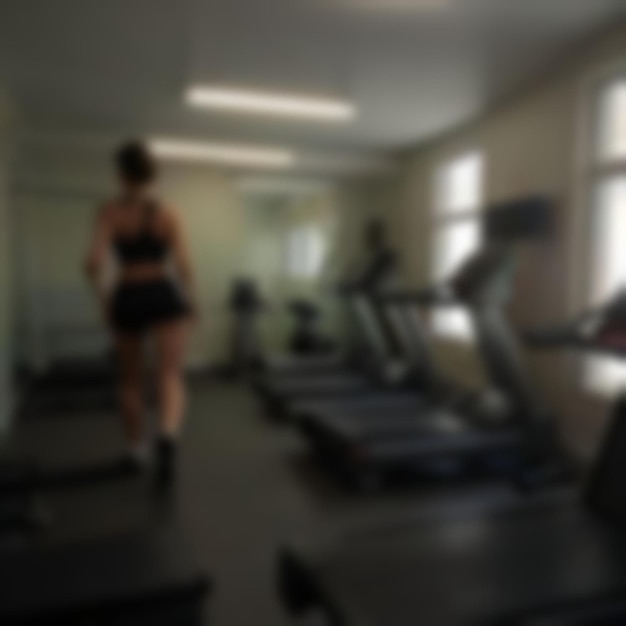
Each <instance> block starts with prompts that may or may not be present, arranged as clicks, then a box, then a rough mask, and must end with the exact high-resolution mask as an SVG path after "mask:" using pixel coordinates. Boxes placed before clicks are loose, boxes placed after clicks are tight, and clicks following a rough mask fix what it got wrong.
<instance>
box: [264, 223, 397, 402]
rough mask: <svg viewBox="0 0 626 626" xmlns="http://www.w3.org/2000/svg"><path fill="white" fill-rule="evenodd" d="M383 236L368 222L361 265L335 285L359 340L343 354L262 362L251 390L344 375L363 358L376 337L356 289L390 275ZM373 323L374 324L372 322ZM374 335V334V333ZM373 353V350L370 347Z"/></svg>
mask: <svg viewBox="0 0 626 626" xmlns="http://www.w3.org/2000/svg"><path fill="white" fill-rule="evenodd" d="M385 239H386V234H385V227H384V224H383V222H381V221H380V220H371V221H370V222H368V224H367V226H366V228H365V232H364V244H365V246H364V247H365V261H363V262H360V263H358V264H357V266H355V267H354V268H352V269H351V270H350V271H349V272H347V276H346V277H345V279H344V281H343V282H342V283H341V284H340V285H339V287H338V289H337V294H338V295H339V296H340V297H342V298H344V299H345V300H346V302H347V304H348V309H349V311H350V313H351V317H352V318H353V322H354V323H355V325H356V326H357V327H358V328H361V329H362V334H363V335H364V336H363V340H362V341H359V344H363V345H355V346H353V347H352V348H350V349H349V350H347V351H346V352H336V351H335V352H333V353H330V354H324V355H316V356H306V357H294V356H282V357H274V358H271V359H267V360H266V366H265V368H264V372H263V374H262V375H261V376H260V377H258V379H257V381H256V383H255V387H256V388H257V390H258V391H259V392H260V393H262V392H263V390H264V389H265V387H266V386H267V385H269V384H271V383H272V382H273V381H274V380H276V379H280V378H283V377H290V376H307V375H308V376H310V375H313V376H314V375H316V374H332V373H333V372H335V371H345V370H346V369H351V368H352V367H354V366H355V365H358V364H359V363H360V361H361V359H362V357H363V356H364V351H365V352H367V351H368V350H370V349H371V342H372V341H374V342H376V341H377V337H374V339H372V336H371V328H372V323H371V311H370V310H369V307H370V303H369V302H365V303H363V302H362V301H361V300H360V298H359V287H360V288H361V289H363V288H366V287H367V286H368V285H372V284H374V283H376V282H377V281H379V280H382V279H384V276H385V275H386V274H387V273H391V272H392V271H393V268H394V267H395V264H396V260H395V256H394V254H393V252H392V251H391V250H389V248H388V246H387V245H386V242H385ZM374 323H376V322H374ZM374 332H375V333H376V334H378V331H377V330H376V329H374ZM374 349H376V346H375V347H374Z"/></svg>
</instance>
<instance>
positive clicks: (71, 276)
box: [13, 142, 359, 366]
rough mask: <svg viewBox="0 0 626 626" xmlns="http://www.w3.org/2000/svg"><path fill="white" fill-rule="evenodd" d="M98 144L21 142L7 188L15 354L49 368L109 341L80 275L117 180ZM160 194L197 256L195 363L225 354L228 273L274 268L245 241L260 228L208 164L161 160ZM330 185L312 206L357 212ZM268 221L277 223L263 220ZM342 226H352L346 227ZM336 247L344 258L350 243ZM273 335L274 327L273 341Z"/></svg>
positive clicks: (340, 213)
mask: <svg viewBox="0 0 626 626" xmlns="http://www.w3.org/2000/svg"><path fill="white" fill-rule="evenodd" d="M109 172H110V163H109V160H108V155H107V153H106V152H104V151H103V150H95V149H85V148H81V147H78V148H77V147H76V146H74V145H69V144H68V145H64V144H63V143H50V142H47V143H45V144H43V145H37V146H33V145H30V144H29V145H24V146H22V149H21V150H20V153H19V159H18V163H17V168H16V183H15V185H14V187H13V199H14V218H15V222H16V233H15V239H16V241H17V242H18V245H17V246H16V251H15V273H16V277H17V283H18V285H19V286H18V289H17V297H16V299H17V308H18V323H17V327H16V335H17V337H18V348H19V353H20V357H21V358H22V359H24V360H25V361H27V362H28V363H30V364H35V365H39V366H45V364H46V363H47V362H49V361H50V360H52V359H54V358H56V357H58V356H64V355H65V356H67V355H72V354H80V353H85V354H93V353H94V352H96V351H98V350H101V349H104V348H105V347H106V345H107V341H108V338H107V335H106V333H104V332H103V330H102V325H101V323H100V319H99V313H98V311H97V309H96V307H95V303H94V300H93V298H92V297H91V294H90V292H89V290H88V289H87V286H86V283H85V280H84V276H83V274H82V269H81V268H82V260H83V257H84V253H85V246H86V243H87V241H88V235H89V231H90V227H91V220H92V219H93V215H94V212H95V210H96V208H97V207H98V206H99V205H100V204H101V203H102V202H103V200H104V199H106V198H110V197H111V193H112V190H113V191H114V189H115V187H114V184H115V181H114V180H112V178H111V176H110V174H109ZM160 193H161V196H162V197H163V198H164V199H166V200H167V201H168V202H170V203H172V204H173V205H174V206H176V207H177V208H178V209H179V210H180V211H181V213H182V215H183V217H184V221H185V225H186V230H187V235H188V239H189V243H190V247H191V253H192V257H193V262H194V268H195V274H196V283H197V290H198V297H199V303H200V307H201V318H200V323H199V325H198V327H197V328H196V330H195V333H194V337H193V340H192V342H191V354H190V364H191V365H198V366H200V365H206V364H210V363H213V362H216V361H219V360H221V359H222V358H224V355H225V353H226V350H227V348H228V337H229V329H230V318H229V314H228V311H227V308H226V306H225V302H226V300H227V294H228V291H229V288H230V281H231V280H232V278H233V277H234V276H238V275H241V274H250V273H251V271H252V270H254V272H253V275H254V276H255V277H263V276H264V275H267V274H271V273H272V272H274V271H275V268H274V264H275V261H276V259H275V255H269V256H268V255H266V254H261V256H260V257H259V256H255V254H254V250H253V249H252V245H251V240H252V239H253V238H254V237H255V236H257V235H258V234H259V229H258V225H255V224H253V223H252V222H251V220H250V219H249V217H250V216H249V213H248V210H249V207H247V205H246V202H245V199H244V197H243V195H242V194H241V193H240V191H239V189H238V186H237V184H236V180H235V178H234V177H233V175H229V174H227V173H224V172H222V171H218V170H216V169H212V168H210V167H205V166H197V165H196V166H181V165H168V166H164V167H163V176H162V180H161V184H160ZM350 197H351V192H349V191H345V192H344V191H343V190H342V187H341V186H335V187H333V189H332V192H329V194H328V195H327V196H326V198H325V204H324V206H321V207H309V208H310V211H309V214H311V213H320V212H323V213H324V214H325V215H326V214H328V213H329V212H331V213H335V214H336V216H337V220H338V223H339V224H340V226H341V229H340V230H341V232H343V229H344V222H352V221H353V220H356V219H357V217H356V216H357V215H358V212H359V209H358V205H359V203H356V202H353V203H351V202H350V201H349V200H348V198H350ZM266 226H267V228H269V229H271V228H273V226H272V224H267V225H266ZM345 230H346V231H347V230H351V229H348V228H347V227H346V228H345ZM338 243H339V244H340V245H339V247H340V255H339V256H340V257H342V256H344V255H345V254H347V253H348V251H349V249H351V248H350V246H346V245H344V241H339V242H338ZM277 337H278V333H273V334H272V333H270V345H269V349H276V345H275V344H276V341H272V339H274V340H276V338H277Z"/></svg>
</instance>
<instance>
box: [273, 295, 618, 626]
mask: <svg viewBox="0 0 626 626" xmlns="http://www.w3.org/2000/svg"><path fill="white" fill-rule="evenodd" d="M616 311H617V312H619V315H617V316H616V317H613V316H614V315H615V314H616ZM625 311H626V294H624V293H622V294H620V295H619V296H618V298H617V300H616V301H613V302H611V303H609V305H608V306H607V307H605V308H604V309H603V313H604V315H603V316H602V320H601V323H597V319H598V318H597V315H596V316H595V319H596V323H594V324H592V328H591V330H590V327H589V324H587V321H588V320H587V319H585V320H583V322H584V323H583V322H581V321H577V322H576V323H575V326H574V327H566V328H565V329H560V330H557V331H556V332H555V331H550V332H548V333H541V334H535V335H534V342H535V343H536V344H537V343H540V342H542V343H544V345H545V346H546V347H559V346H561V347H574V348H578V349H583V350H587V351H593V352H596V353H602V354H609V355H614V356H620V357H621V358H624V357H626V315H624V312H625ZM596 313H597V312H596ZM625 485H626V398H624V397H621V398H620V399H619V400H618V401H617V402H616V406H615V408H614V410H613V415H612V419H611V420H610V424H609V427H608V428H607V432H606V435H605V440H604V445H603V446H602V447H601V449H600V452H599V454H598V456H597V459H596V462H595V463H594V466H593V467H592V469H591V471H590V473H589V478H588V480H587V483H586V487H585V489H584V492H583V494H582V498H580V499H578V498H576V499H573V500H572V499H554V498H552V499H544V500H539V501H534V502H528V503H526V504H525V505H524V506H517V507H513V508H510V507H505V509H504V510H503V509H502V508H501V509H500V510H495V511H494V510H490V511H488V512H483V513H480V514H478V515H476V514H473V515H470V516H469V517H467V516H465V517H459V516H456V517H453V516H451V517H448V518H445V519H441V518H438V519H437V520H430V521H428V520H424V521H421V522H405V523H403V524H398V523H392V524H388V525H380V524H379V525H378V526H376V527H369V528H361V529H360V530H359V531H358V532H343V533H334V534H332V535H330V536H327V537H325V538H324V539H323V540H321V541H319V542H310V543H301V544H293V545H290V546H288V547H286V548H284V549H283V550H282V551H281V553H280V556H279V562H278V566H279V567H278V580H277V582H278V590H279V593H280V595H281V598H282V600H283V604H284V605H285V607H286V608H287V609H288V610H289V611H290V612H292V613H294V614H304V613H307V612H308V611H309V610H316V611H318V612H321V613H322V614H323V615H324V616H325V617H326V619H327V622H326V623H328V624H333V625H339V624H341V625H342V626H387V625H388V624H393V625H394V626H414V625H415V624H503V625H504V624H507V625H509V624H514V625H524V626H531V625H533V626H537V625H540V624H541V625H548V624H549V625H550V626H556V625H559V626H566V625H567V626H570V625H578V626H581V625H583V624H585V625H591V624H594V625H598V624H623V623H625V622H626V528H625V524H626V504H625V503H626V487H625Z"/></svg>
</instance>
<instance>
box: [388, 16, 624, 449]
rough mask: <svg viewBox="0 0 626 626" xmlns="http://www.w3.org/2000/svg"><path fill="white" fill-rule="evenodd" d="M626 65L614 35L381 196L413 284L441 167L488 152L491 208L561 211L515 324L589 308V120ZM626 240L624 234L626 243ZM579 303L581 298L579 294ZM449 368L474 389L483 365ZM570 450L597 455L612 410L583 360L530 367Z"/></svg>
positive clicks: (411, 165) (469, 360)
mask: <svg viewBox="0 0 626 626" xmlns="http://www.w3.org/2000/svg"><path fill="white" fill-rule="evenodd" d="M616 62H617V63H623V64H626V28H624V27H620V28H618V29H615V30H614V31H613V32H611V33H609V34H607V35H606V36H604V37H603V38H601V39H600V40H598V41H597V42H596V43H595V44H593V45H592V46H590V47H589V48H588V49H586V50H585V51H582V52H581V53H580V54H579V55H578V56H576V57H575V58H572V59H570V61H569V63H568V64H567V65H566V66H564V67H563V68H562V70H561V71H560V72H556V73H554V74H553V75H551V76H550V77H549V78H548V79H546V80H545V81H544V82H543V83H542V84H541V85H539V86H537V87H536V88H534V89H533V90H531V91H529V92H528V93H526V94H525V95H523V96H521V97H519V98H517V99H515V100H514V101H512V102H509V103H508V104H507V105H506V106H502V107H500V108H499V109H497V110H496V111H494V112H492V114H490V115H487V116H485V117H484V118H483V119H481V120H479V121H477V122H475V123H473V124H470V125H468V126H467V127H465V128H463V129H461V130H459V131H458V132H453V133H450V134H449V135H447V136H446V137H444V138H442V139H440V140H437V141H434V142H432V143H431V144H429V145H428V146H426V147H423V148H421V149H416V150H415V151H413V153H410V154H409V155H408V156H407V157H406V159H405V162H404V167H403V173H402V175H401V176H400V177H398V179H397V180H396V182H395V184H394V185H391V186H387V187H386V188H385V189H383V190H382V193H383V194H386V197H387V199H388V204H389V205H390V206H393V207H394V208H393V209H391V211H390V212H389V213H388V215H389V218H390V221H391V222H392V224H393V226H394V232H395V234H396V238H397V241H398V243H399V245H400V247H401V249H402V250H403V251H404V253H405V256H406V258H407V268H408V270H409V273H410V275H411V277H412V280H413V282H415V283H417V284H421V283H423V282H425V281H428V280H429V278H430V263H429V259H430V258H431V256H430V255H431V248H430V244H431V237H430V213H429V212H430V211H431V209H432V190H433V180H434V174H435V172H436V170H437V168H438V167H439V166H440V165H441V164H442V163H444V162H445V161H446V160H447V159H449V158H450V157H453V156H455V155H459V154H462V153H463V152H464V151H467V150H473V149H480V150H482V151H483V153H484V156H485V158H486V165H487V172H486V190H485V192H486V198H487V202H492V201H498V200H502V199H507V198H511V197H515V196H520V195H523V194H526V193H529V192H530V193H534V192H540V193H546V194H549V195H550V196H552V197H554V198H555V199H556V200H557V203H558V222H559V228H558V235H557V237H556V239H555V240H554V241H553V242H552V244H551V245H549V246H547V247H543V248H542V249H539V250H537V251H536V252H535V253H531V254H528V255H527V256H526V257H525V262H524V265H523V268H522V271H521V274H520V277H519V284H518V289H517V295H516V298H515V300H514V302H513V304H512V306H511V313H512V316H513V318H514V320H515V322H516V323H517V324H518V325H520V326H533V325H539V324H545V323H546V322H552V321H557V320H563V319H568V317H569V316H571V315H572V313H574V312H575V311H576V310H580V308H581V307H582V306H583V303H582V298H581V289H580V288H581V267H582V266H583V265H584V263H586V261H587V259H586V258H585V256H584V253H583V250H584V247H585V238H586V236H587V233H585V232H584V230H582V229H581V228H580V223H581V211H584V210H586V208H587V207H586V206H583V205H581V203H580V180H581V174H582V172H581V170H580V153H579V150H580V147H581V141H582V136H581V135H582V134H583V133H582V130H583V129H582V128H581V120H582V114H583V109H584V105H585V99H586V98H588V97H590V96H591V95H592V84H594V80H595V79H598V77H599V75H602V73H603V72H604V71H606V70H607V69H608V68H610V67H612V65H613V64H614V63H616ZM625 66H626V65H625ZM625 236H626V235H625ZM576 294H577V295H576ZM439 348H440V349H439V356H440V358H442V359H443V363H444V365H445V366H447V367H449V368H452V369H453V370H455V371H456V374H457V375H459V376H461V377H464V378H465V379H466V380H467V381H474V380H476V378H477V375H476V374H477V372H478V373H479V372H480V367H479V364H478V363H477V361H476V359H475V358H473V355H472V354H470V352H468V351H467V350H464V349H462V348H460V347H459V346H458V345H440V346H439ZM530 362H531V364H532V368H533V372H534V373H535V374H536V378H537V380H538V382H539V383H541V385H542V387H543V390H544V392H546V394H547V396H548V397H549V398H550V400H551V401H552V404H553V405H555V406H556V408H557V409H558V410H559V411H560V412H561V413H562V414H563V416H564V422H563V423H564V426H565V427H566V431H567V433H568V434H569V435H570V437H571V439H572V441H573V442H574V443H575V444H577V445H578V447H579V448H580V449H581V450H583V451H585V452H589V451H591V450H592V449H593V446H594V444H595V442H597V440H598V437H599V435H600V433H601V432H602V429H603V427H604V425H605V423H606V419H605V418H606V415H607V404H606V403H605V402H602V401H601V400H600V399H598V398H595V397H591V396H589V395H588V394H586V393H584V392H582V391H581V378H580V367H579V366H580V360H579V359H572V358H571V357H567V356H557V355H554V356H541V357H539V356H536V357H533V358H532V360H531V361H530Z"/></svg>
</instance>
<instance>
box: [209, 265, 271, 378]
mask: <svg viewBox="0 0 626 626" xmlns="http://www.w3.org/2000/svg"><path fill="white" fill-rule="evenodd" d="M228 306H229V308H230V311H231V313H232V317H233V325H232V336H231V354H230V361H229V362H228V363H227V364H226V365H224V366H223V367H222V368H220V372H219V373H220V374H222V375H223V376H225V377H228V378H236V377H239V376H245V375H247V374H249V373H252V372H255V371H258V370H259V369H261V368H262V367H263V365H264V358H263V352H264V351H263V344H262V341H261V335H260V332H259V327H258V320H259V314H260V313H261V312H262V311H263V310H264V309H265V302H264V300H263V298H262V296H261V294H260V292H259V289H258V285H257V283H256V282H255V281H254V280H253V279H251V278H246V277H240V278H237V279H235V280H234V281H233V286H232V288H231V292H230V297H229V301H228Z"/></svg>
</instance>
